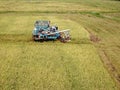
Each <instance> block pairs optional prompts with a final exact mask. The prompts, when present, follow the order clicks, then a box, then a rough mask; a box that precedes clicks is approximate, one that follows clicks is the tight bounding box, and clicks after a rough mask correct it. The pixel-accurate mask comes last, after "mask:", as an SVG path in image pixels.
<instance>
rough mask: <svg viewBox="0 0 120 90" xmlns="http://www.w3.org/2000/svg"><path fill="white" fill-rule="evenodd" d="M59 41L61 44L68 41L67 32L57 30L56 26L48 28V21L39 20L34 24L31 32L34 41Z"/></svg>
mask: <svg viewBox="0 0 120 90" xmlns="http://www.w3.org/2000/svg"><path fill="white" fill-rule="evenodd" d="M56 39H58V40H60V41H61V42H68V41H70V35H69V30H61V31H59V30H58V27H57V26H50V21H44V20H39V21H36V22H35V28H34V30H33V40H34V41H46V40H56Z"/></svg>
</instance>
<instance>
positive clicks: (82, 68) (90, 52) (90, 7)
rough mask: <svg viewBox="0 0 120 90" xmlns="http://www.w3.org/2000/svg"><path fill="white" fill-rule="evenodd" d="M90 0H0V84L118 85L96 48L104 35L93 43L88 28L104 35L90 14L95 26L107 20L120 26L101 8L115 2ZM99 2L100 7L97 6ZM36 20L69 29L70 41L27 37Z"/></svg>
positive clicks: (90, 89)
mask: <svg viewBox="0 0 120 90" xmlns="http://www.w3.org/2000/svg"><path fill="white" fill-rule="evenodd" d="M94 1H95V2H93V1H88V0H85V1H83V0H82V1H79V0H76V1H73V0H65V1H63V0H58V1H54V0H48V1H37V0H36V1H35V2H33V1H31V2H30V1H28V0H25V1H16V0H13V1H9V0H8V1H6V0H4V1H2V0H0V90H119V87H118V84H117V83H116V82H115V80H114V78H113V77H112V76H111V74H110V73H109V71H108V69H107V68H106V67H105V65H104V64H103V62H102V60H101V57H100V56H99V51H98V48H99V47H100V46H101V43H102V44H104V42H105V40H106V39H102V40H103V41H102V42H101V43H100V44H99V43H98V45H96V44H94V43H93V42H92V41H91V40H90V33H89V32H88V30H87V29H88V28H89V29H90V31H92V32H93V33H95V34H96V35H99V36H102V35H103V33H96V32H95V31H94V30H95V28H96V27H95V26H96V23H95V20H96V21H99V22H100V24H99V23H98V22H97V25H98V26H99V25H100V26H101V25H102V23H107V20H108V21H109V20H110V22H109V24H110V23H113V22H114V23H113V24H115V25H113V27H115V29H116V28H119V19H117V21H116V19H113V17H112V18H111V19H108V18H107V16H108V15H107V14H106V13H104V14H101V12H103V11H105V12H108V11H110V12H112V11H114V10H116V11H117V9H116V8H117V7H119V5H118V4H117V3H116V2H114V1H113V2H114V3H113V5H115V7H113V9H111V7H110V5H111V2H109V4H108V6H106V7H104V6H103V5H105V4H106V3H107V1H106V2H100V1H101V0H98V1H97V0H94ZM99 2H100V6H101V7H100V8H99V6H97V7H98V8H96V6H94V5H95V4H96V3H97V4H96V5H98V3H99ZM102 3H103V4H102ZM116 5H117V6H116ZM39 6H41V8H39ZM71 6H72V7H71ZM91 12H92V13H91ZM93 12H97V13H100V15H102V16H106V18H105V19H104V20H103V18H102V17H101V16H99V15H97V13H93ZM109 15H110V14H109ZM114 17H115V18H118V17H116V16H114ZM93 18H94V19H93ZM36 20H50V21H51V24H52V25H57V26H58V27H59V29H60V30H63V29H70V32H71V37H72V40H71V42H68V43H61V42H59V41H54V42H53V41H47V42H46V41H45V42H42V43H40V42H34V41H32V30H33V28H34V22H35V21H36ZM93 24H94V25H93ZM92 25H93V26H92ZM100 26H99V27H100ZM106 27H107V26H104V27H103V28H104V30H105V28H106ZM104 32H105V31H104ZM106 32H107V31H106ZM116 32H117V31H116ZM108 35H109V34H108ZM113 35H116V34H113ZM118 35H119V34H118ZM106 36H107V35H106ZM103 38H106V37H105V36H104V37H103ZM105 46H106V44H105ZM105 46H103V48H102V49H104V48H105ZM108 53H109V52H108ZM118 53H119V52H118ZM112 55H114V54H112ZM115 65H116V64H115ZM116 66H117V65H116ZM118 69H119V68H118Z"/></svg>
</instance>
